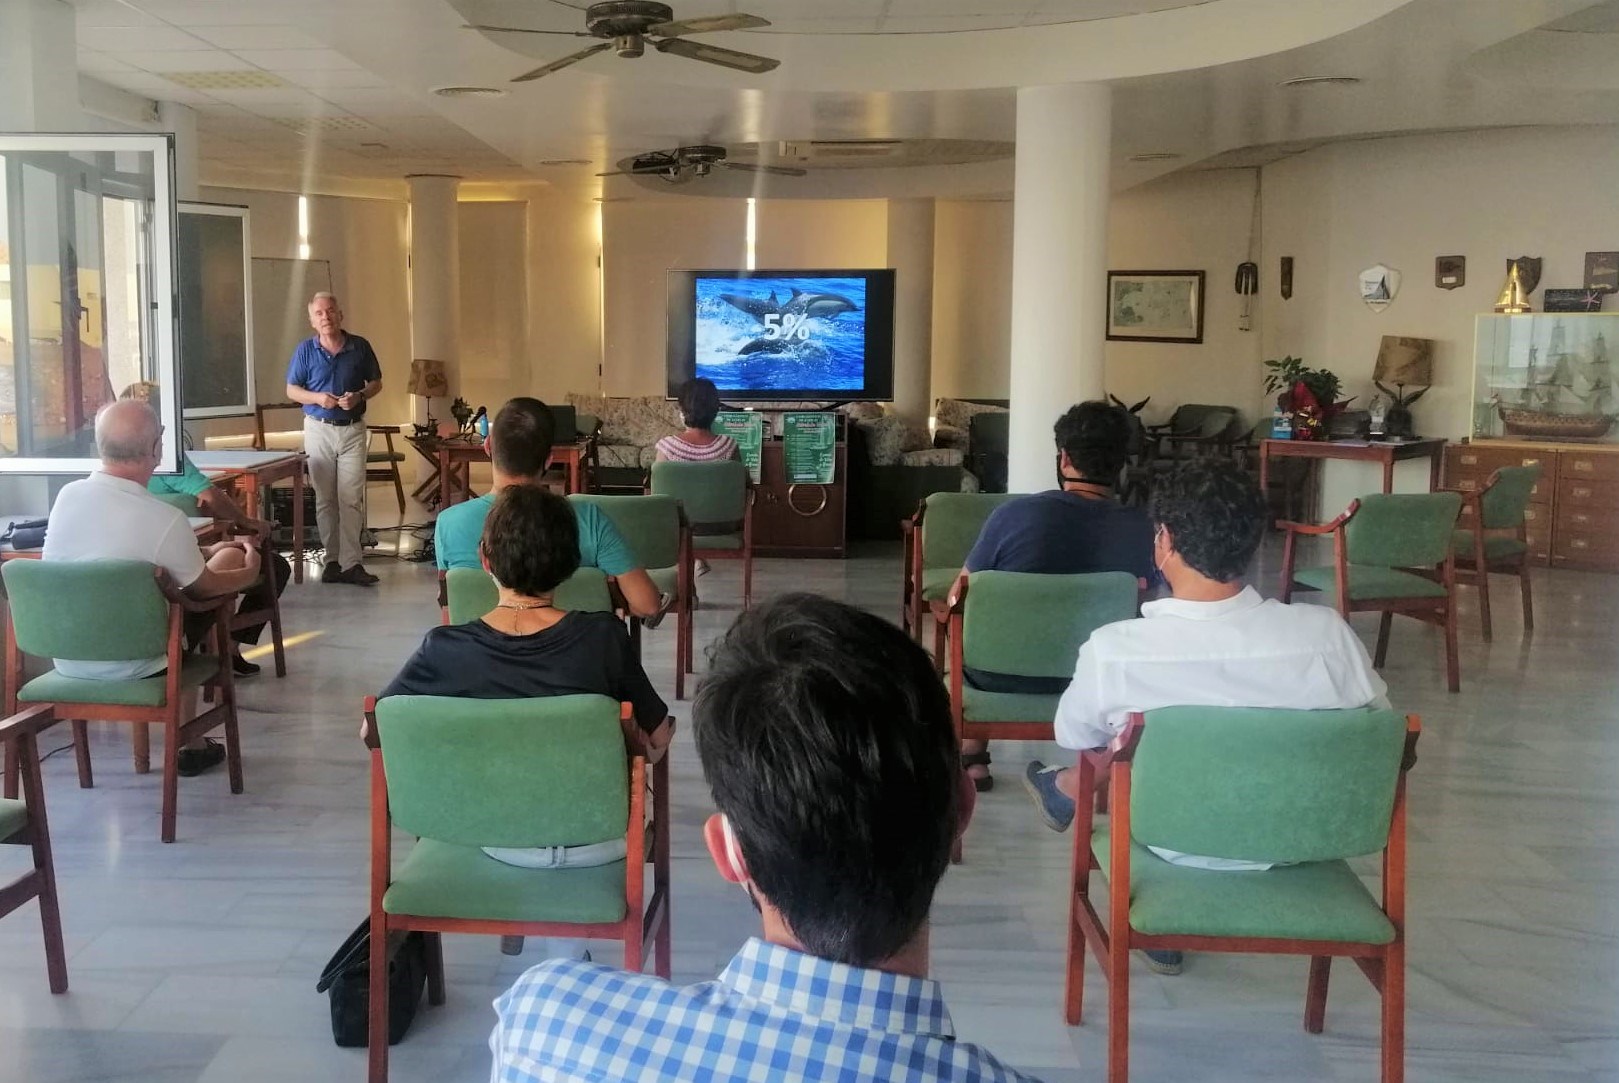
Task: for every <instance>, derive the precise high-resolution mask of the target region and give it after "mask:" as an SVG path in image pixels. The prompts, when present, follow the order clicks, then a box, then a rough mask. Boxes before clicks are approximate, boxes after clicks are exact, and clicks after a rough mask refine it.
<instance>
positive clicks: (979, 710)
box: [961, 682, 1062, 722]
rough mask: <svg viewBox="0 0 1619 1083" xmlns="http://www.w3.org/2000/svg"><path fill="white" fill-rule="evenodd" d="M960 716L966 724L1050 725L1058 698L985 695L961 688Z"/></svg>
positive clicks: (1014, 694) (1005, 694)
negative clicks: (1018, 723) (1020, 723)
mask: <svg viewBox="0 0 1619 1083" xmlns="http://www.w3.org/2000/svg"><path fill="white" fill-rule="evenodd" d="M961 699H962V703H961V713H962V715H963V716H964V717H965V718H966V719H967V721H969V722H1050V721H1053V720H1055V719H1056V717H1057V702H1058V701H1059V700H1060V699H1062V697H1061V696H1060V695H1059V696H1043V695H1039V694H1035V693H1028V692H985V691H984V690H983V689H980V688H974V687H972V686H971V685H969V684H967V683H966V682H963V683H962V686H961Z"/></svg>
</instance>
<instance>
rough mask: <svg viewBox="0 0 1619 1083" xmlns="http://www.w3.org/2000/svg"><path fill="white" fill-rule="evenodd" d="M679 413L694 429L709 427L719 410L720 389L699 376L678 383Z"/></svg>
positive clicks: (712, 424) (711, 381)
mask: <svg viewBox="0 0 1619 1083" xmlns="http://www.w3.org/2000/svg"><path fill="white" fill-rule="evenodd" d="M678 401H679V403H680V414H681V416H682V417H684V418H685V419H686V424H687V425H690V426H691V427H692V428H694V429H711V428H713V427H714V418H716V417H717V416H719V412H720V390H719V388H717V387H715V386H714V381H713V380H705V379H704V378H703V377H701V376H699V377H697V378H696V379H693V380H687V381H686V382H685V383H684V384H681V385H680V395H679V398H678Z"/></svg>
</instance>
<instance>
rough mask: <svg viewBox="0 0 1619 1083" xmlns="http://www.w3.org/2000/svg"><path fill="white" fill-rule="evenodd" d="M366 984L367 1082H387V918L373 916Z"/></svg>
mask: <svg viewBox="0 0 1619 1083" xmlns="http://www.w3.org/2000/svg"><path fill="white" fill-rule="evenodd" d="M369 969H370V973H368V974H367V975H366V984H367V985H368V986H370V989H369V994H370V1001H369V1003H368V1005H367V1007H368V1008H369V1012H368V1013H367V1014H368V1016H369V1018H368V1019H367V1023H366V1044H367V1045H368V1046H369V1047H370V1048H369V1050H368V1056H367V1065H366V1067H367V1076H366V1078H367V1080H368V1081H369V1083H388V919H387V917H386V915H384V914H382V913H380V912H377V911H373V912H372V914H371V962H370V968H369Z"/></svg>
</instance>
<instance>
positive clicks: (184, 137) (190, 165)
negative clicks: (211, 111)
mask: <svg viewBox="0 0 1619 1083" xmlns="http://www.w3.org/2000/svg"><path fill="white" fill-rule="evenodd" d="M157 123H158V127H159V128H160V129H162V130H163V131H165V132H173V133H174V197H175V198H176V199H189V200H195V199H197V157H198V153H197V111H196V110H195V109H192V108H191V106H189V105H181V104H180V103H179V102H158V103H157Z"/></svg>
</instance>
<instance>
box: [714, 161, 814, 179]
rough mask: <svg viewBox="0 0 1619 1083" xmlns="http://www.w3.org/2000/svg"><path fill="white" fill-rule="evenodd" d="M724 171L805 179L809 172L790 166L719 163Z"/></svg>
mask: <svg viewBox="0 0 1619 1083" xmlns="http://www.w3.org/2000/svg"><path fill="white" fill-rule="evenodd" d="M719 164H720V165H722V166H724V167H725V168H726V169H740V170H741V171H742V172H744V173H769V174H770V175H772V176H775V177H807V176H809V170H807V169H798V168H796V167H794V166H790V165H754V164H753V163H752V162H721V163H719Z"/></svg>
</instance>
